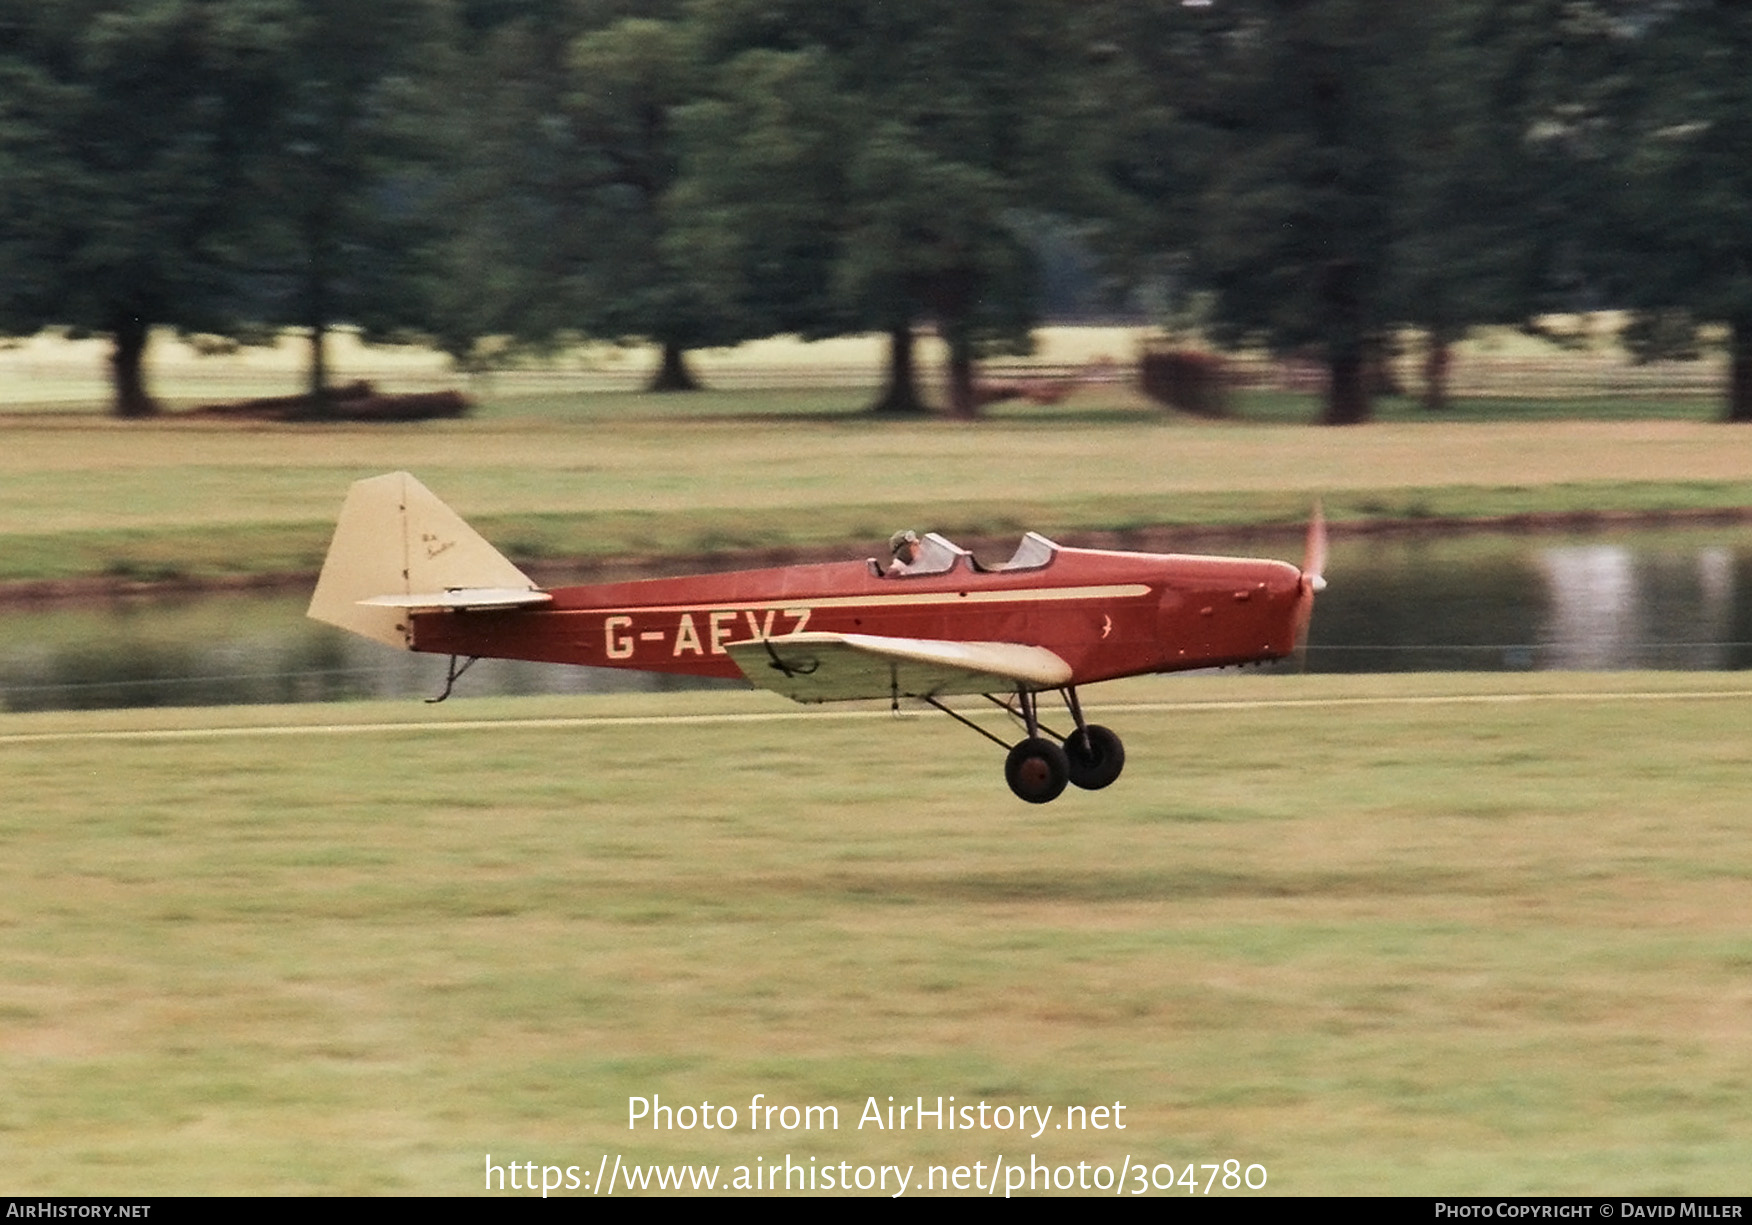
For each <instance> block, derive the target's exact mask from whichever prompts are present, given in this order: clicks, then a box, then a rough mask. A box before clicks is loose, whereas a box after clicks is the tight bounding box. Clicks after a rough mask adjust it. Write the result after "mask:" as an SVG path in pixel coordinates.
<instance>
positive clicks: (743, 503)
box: [0, 392, 1752, 581]
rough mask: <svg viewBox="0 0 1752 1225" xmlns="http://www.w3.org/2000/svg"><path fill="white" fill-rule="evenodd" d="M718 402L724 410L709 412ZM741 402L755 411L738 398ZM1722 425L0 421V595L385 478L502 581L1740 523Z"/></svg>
mask: <svg viewBox="0 0 1752 1225" xmlns="http://www.w3.org/2000/svg"><path fill="white" fill-rule="evenodd" d="M726 394H729V393H726ZM736 394H738V395H740V396H742V397H743V398H744V399H745V401H747V402H749V403H753V402H754V401H755V399H756V398H757V397H758V393H749V392H744V393H736ZM1744 438H1745V430H1744V427H1727V426H1717V425H1708V424H1702V423H1696V422H1677V421H1643V422H1598V421H1570V422H1526V423H1522V422H1506V421H1501V422H1479V423H1467V424H1462V423H1451V424H1399V425H1393V424H1387V425H1379V426H1374V427H1370V428H1367V429H1360V430H1359V429H1352V430H1336V431H1335V430H1321V429H1310V428H1295V427H1287V426H1262V425H1224V424H1218V425H1212V424H1206V423H1190V422H1186V421H1164V420H1163V419H1161V418H1158V417H1156V416H1154V415H1149V416H1145V415H1141V414H1133V415H1131V416H1129V417H1127V416H1123V415H1116V416H1114V417H1112V418H1108V419H1099V420H1095V419H1085V418H1079V417H1072V416H1065V415H1063V414H1060V415H1051V414H1041V413H1035V414H1033V415H1018V416H1016V417H1012V418H1006V419H1002V420H994V421H991V422H987V423H982V424H980V425H976V426H963V425H954V424H950V423H946V422H936V421H933V422H920V423H901V422H884V423H874V422H869V421H864V420H846V419H838V420H833V419H824V420H814V421H811V420H804V419H798V418H787V417H783V416H777V417H773V416H767V417H754V416H750V417H746V418H742V419H728V420H726V419H708V418H696V419H692V420H686V421H674V420H663V421H652V420H642V419H638V418H627V419H620V420H616V421H613V422H608V421H604V420H599V419H595V418H585V419H581V420H577V421H567V420H556V419H527V420H525V419H498V418H494V419H483V420H480V421H465V422H457V423H434V424H430V425H425V426H419V427H412V428H409V427H363V426H360V427H336V428H290V427H284V428H259V429H246V428H238V427H235V426H216V425H203V424H197V423H192V422H178V421H166V422H162V423H153V424H147V425H141V426H124V425H117V424H112V423H109V422H107V421H103V420H101V419H98V420H89V419H88V420H82V421H79V422H77V423H67V422H59V421H55V420H53V419H51V420H49V421H47V422H45V421H44V420H43V419H41V418H34V417H26V418H11V419H5V420H0V581H4V580H22V579H38V578H59V577H70V576H81V575H110V576H114V577H118V578H155V577H175V576H197V577H199V576H206V575H223V574H239V573H242V574H263V573H284V572H314V570H315V568H316V567H317V565H318V564H319V563H320V560H321V557H322V554H323V550H324V549H325V547H326V545H327V541H328V536H329V533H330V531H331V530H332V525H333V522H334V516H335V515H336V513H337V512H338V509H339V506H340V502H341V498H342V496H343V495H344V493H345V491H346V488H347V485H348V484H349V483H350V482H351V481H353V480H355V479H357V478H359V477H362V476H368V475H373V474H375V473H378V472H383V471H390V470H394V469H407V470H410V471H412V472H414V473H415V474H416V475H418V476H420V477H421V478H422V479H423V480H424V481H425V482H426V483H427V484H428V485H430V486H431V487H432V488H433V489H434V490H435V491H436V492H437V493H438V494H439V496H440V497H442V498H444V499H445V500H446V501H448V502H450V503H451V504H452V505H453V506H454V507H455V508H456V509H457V510H458V511H459V512H460V513H462V514H463V515H464V516H465V517H467V518H469V519H470V520H471V521H472V522H474V523H475V524H476V526H477V527H478V528H480V529H481V530H482V531H483V532H484V533H485V534H486V535H487V536H488V538H489V539H492V540H494V541H495V542H496V543H498V544H499V545H500V546H501V547H502V548H504V550H505V551H506V552H507V553H508V554H510V555H511V556H512V557H513V558H514V559H515V560H519V561H531V560H537V559H541V558H570V557H605V556H628V555H633V556H644V555H652V554H700V553H723V552H735V551H739V550H748V549H758V548H766V547H775V546H806V547H823V546H833V547H841V546H843V547H846V548H848V549H850V550H852V551H853V552H854V553H856V552H868V551H871V550H873V549H875V548H877V547H879V545H880V542H881V541H882V540H884V539H886V537H887V535H888V533H890V532H892V531H893V530H894V529H895V528H896V527H898V526H902V525H910V526H915V527H919V528H927V527H929V528H935V529H937V530H939V531H943V532H946V533H948V534H950V535H951V536H954V537H980V536H1000V537H1013V536H1014V535H1015V534H1016V533H1018V532H1020V531H1022V530H1024V529H1027V528H1033V529H1035V530H1038V531H1043V532H1046V533H1047V534H1049V535H1058V534H1068V533H1075V532H1079V531H1089V530H1097V529H1117V530H1122V531H1123V530H1129V529H1136V528H1143V527H1152V526H1160V525H1198V524H1272V523H1276V524H1293V523H1297V522H1300V521H1302V520H1303V519H1305V517H1306V515H1307V513H1308V508H1309V507H1310V505H1311V504H1312V503H1313V502H1314V500H1315V499H1317V498H1320V499H1324V501H1325V505H1326V509H1327V514H1328V516H1329V518H1330V519H1332V520H1333V521H1334V522H1336V523H1339V524H1344V523H1349V522H1361V521H1368V520H1374V519H1417V520H1432V519H1440V518H1457V517H1458V518H1464V517H1474V516H1492V515H1515V514H1524V513H1529V512H1552V511H1560V512H1574V511H1602V510H1605V511H1612V510H1625V511H1657V512H1659V511H1671V510H1699V509H1705V510H1707V509H1731V508H1741V507H1745V506H1747V505H1748V504H1752V446H1746V445H1743V443H1744Z"/></svg>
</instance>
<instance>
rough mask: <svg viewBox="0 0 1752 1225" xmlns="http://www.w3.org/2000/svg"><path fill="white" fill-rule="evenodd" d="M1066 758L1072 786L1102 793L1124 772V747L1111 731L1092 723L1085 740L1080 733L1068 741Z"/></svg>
mask: <svg viewBox="0 0 1752 1225" xmlns="http://www.w3.org/2000/svg"><path fill="white" fill-rule="evenodd" d="M1065 758H1066V760H1068V761H1069V762H1070V765H1071V783H1072V785H1073V786H1077V787H1081V788H1082V789H1083V790H1084V791H1099V790H1101V788H1103V787H1105V786H1107V785H1108V784H1109V783H1111V782H1112V781H1113V780H1114V779H1116V778H1118V777H1119V772H1120V771H1121V770H1123V769H1125V745H1123V744H1121V743H1120V741H1119V737H1118V736H1116V735H1114V733H1113V731H1112V730H1111V729H1109V728H1105V727H1101V726H1100V725H1098V724H1094V723H1091V724H1090V725H1089V729H1088V735H1087V736H1086V737H1085V735H1084V734H1083V732H1082V731H1081V730H1078V731H1074V732H1072V733H1071V734H1070V735H1069V736H1067V737H1066V738H1065Z"/></svg>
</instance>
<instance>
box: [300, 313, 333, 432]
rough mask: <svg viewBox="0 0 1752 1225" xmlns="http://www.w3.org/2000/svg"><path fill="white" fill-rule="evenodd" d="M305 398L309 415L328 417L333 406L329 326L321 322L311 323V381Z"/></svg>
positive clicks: (306, 410)
mask: <svg viewBox="0 0 1752 1225" xmlns="http://www.w3.org/2000/svg"><path fill="white" fill-rule="evenodd" d="M304 398H305V400H306V401H307V403H306V405H305V409H304V415H305V416H307V417H315V418H318V419H320V418H323V417H327V416H328V415H329V412H330V409H331V408H332V407H333V406H332V405H331V404H330V403H329V379H328V328H327V327H326V326H324V325H323V324H322V323H320V322H313V323H311V325H310V381H309V387H308V390H307V391H306V392H305V397H304Z"/></svg>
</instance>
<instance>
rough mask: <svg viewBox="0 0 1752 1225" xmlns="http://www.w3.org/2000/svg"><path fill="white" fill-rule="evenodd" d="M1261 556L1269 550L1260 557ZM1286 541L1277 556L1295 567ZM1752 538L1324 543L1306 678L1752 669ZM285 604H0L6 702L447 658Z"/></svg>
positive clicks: (674, 683)
mask: <svg viewBox="0 0 1752 1225" xmlns="http://www.w3.org/2000/svg"><path fill="white" fill-rule="evenodd" d="M1267 551H1268V552H1269V551H1272V550H1267ZM1299 551H1300V550H1299V546H1296V545H1293V544H1289V543H1286V544H1285V545H1284V546H1283V547H1282V548H1280V549H1277V550H1275V552H1276V553H1278V554H1279V555H1281V556H1285V557H1291V558H1293V557H1295V556H1296V555H1297V554H1298V553H1299ZM1749 566H1752V530H1748V529H1745V528H1720V529H1711V530H1703V529H1693V530H1687V531H1674V532H1660V533H1637V534H1620V535H1614V536H1610V537H1606V536H1593V537H1586V536H1560V535H1540V534H1506V533H1489V534H1469V535H1465V536H1451V535H1443V536H1384V537H1370V538H1363V539H1350V540H1340V541H1338V542H1337V543H1336V544H1335V546H1334V548H1333V551H1332V556H1331V560H1330V562H1329V564H1328V566H1327V575H1328V577H1329V579H1330V582H1331V585H1330V587H1329V588H1328V589H1327V591H1326V592H1325V593H1324V594H1323V595H1322V596H1321V598H1320V603H1319V607H1318V609H1317V611H1316V613H1315V616H1314V626H1313V632H1312V634H1311V636H1310V640H1309V644H1308V650H1307V653H1306V659H1305V660H1294V661H1285V663H1283V664H1281V665H1279V667H1280V668H1282V669H1294V668H1302V667H1305V668H1306V669H1307V670H1309V671H1311V672H1396V671H1502V670H1526V669H1621V668H1664V669H1709V670H1721V669H1739V668H1746V667H1748V666H1752V599H1749V598H1748V597H1749V596H1752V571H1749V569H1748V567H1749ZM305 601H306V597H305V596H304V595H303V594H302V593H297V594H288V595H280V596H262V595H240V594H235V593H227V594H222V595H213V596H208V597H204V598H199V599H177V600H116V601H109V602H104V603H101V604H96V605H92V606H86V607H79V608H56V609H53V610H47V611H45V610H40V609H23V610H21V609H12V610H0V704H3V705H4V707H5V709H8V710H48V709H82V708H100V707H127V706H199V705H227V704H234V703H267V702H323V701H338V700H342V699H348V698H365V697H379V698H419V697H430V696H434V695H436V694H437V693H438V692H439V690H440V689H441V688H442V687H443V676H444V666H445V661H444V660H443V659H441V658H437V657H434V656H427V655H413V654H410V653H408V652H405V651H396V650H393V649H391V648H389V647H385V646H382V645H380V644H377V643H373V642H368V641H365V640H363V639H358V638H354V637H352V636H351V635H348V634H344V633H342V632H340V631H338V630H333V629H330V628H328V627H326V626H321V625H317V624H315V623H313V622H310V621H307V620H305V618H304V615H303V614H304V605H305ZM729 683H731V682H701V681H695V680H690V679H688V678H674V677H663V676H657V675H654V674H649V673H637V672H619V671H611V670H604V669H595V668H568V667H560V666H553V665H544V664H528V663H519V662H515V661H502V660H483V661H481V662H480V663H479V664H477V665H476V666H475V668H474V669H473V670H472V671H470V672H469V674H468V675H467V676H466V677H465V678H463V680H462V682H461V683H460V684H459V685H458V690H457V691H458V693H460V694H472V695H479V694H489V693H493V694H523V693H601V692H613V691H627V690H646V691H648V690H659V689H675V688H698V687H702V686H707V685H714V684H729Z"/></svg>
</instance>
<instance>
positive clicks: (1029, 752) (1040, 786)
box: [1004, 736, 1071, 804]
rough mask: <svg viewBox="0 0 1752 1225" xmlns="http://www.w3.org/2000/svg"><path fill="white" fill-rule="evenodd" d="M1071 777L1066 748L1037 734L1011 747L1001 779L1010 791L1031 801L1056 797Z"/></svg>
mask: <svg viewBox="0 0 1752 1225" xmlns="http://www.w3.org/2000/svg"><path fill="white" fill-rule="evenodd" d="M1070 778H1071V763H1070V761H1069V760H1068V759H1066V757H1065V751H1064V750H1063V749H1061V748H1059V746H1058V745H1056V744H1054V743H1053V742H1052V741H1050V740H1042V739H1041V738H1040V737H1038V736H1035V737H1031V738H1030V739H1027V740H1024V741H1023V742H1022V743H1021V744H1019V745H1017V746H1016V747H1015V748H1013V749H1011V750H1010V756H1009V757H1008V758H1007V759H1006V760H1005V762H1004V779H1005V781H1006V782H1008V783H1009V784H1010V790H1011V791H1014V792H1015V793H1016V794H1017V795H1018V796H1019V797H1021V798H1022V799H1024V800H1027V801H1028V802H1029V803H1030V804H1045V803H1049V802H1050V801H1052V800H1056V799H1058V797H1059V795H1060V793H1062V792H1063V791H1064V789H1065V784H1066V783H1067V782H1069V781H1070Z"/></svg>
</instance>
